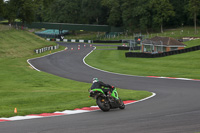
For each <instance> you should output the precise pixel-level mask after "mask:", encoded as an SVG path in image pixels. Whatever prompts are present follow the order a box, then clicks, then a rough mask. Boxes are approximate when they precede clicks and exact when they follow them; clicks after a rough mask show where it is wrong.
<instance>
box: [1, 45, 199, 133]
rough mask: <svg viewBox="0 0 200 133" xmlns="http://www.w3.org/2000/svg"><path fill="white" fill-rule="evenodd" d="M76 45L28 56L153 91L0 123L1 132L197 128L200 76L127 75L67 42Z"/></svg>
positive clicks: (185, 132) (70, 73) (53, 67)
mask: <svg viewBox="0 0 200 133" xmlns="http://www.w3.org/2000/svg"><path fill="white" fill-rule="evenodd" d="M61 45H65V46H67V47H68V49H70V48H71V47H74V50H73V51H71V50H67V51H62V52H59V53H57V54H53V55H49V56H45V57H42V58H38V59H32V60H30V62H31V64H33V65H34V66H35V67H36V68H37V69H39V70H41V71H44V72H48V73H51V74H54V75H58V76H61V77H64V78H69V79H72V80H77V81H81V82H88V83H90V82H91V79H92V78H93V77H98V78H99V79H102V80H103V81H105V82H106V83H110V84H112V85H114V86H116V87H119V88H124V89H133V90H147V91H152V92H155V93H156V94H157V95H156V97H154V98H152V99H149V100H147V101H143V102H140V103H136V104H133V105H129V106H126V109H125V110H123V111H120V110H112V111H110V112H107V113H104V112H102V111H97V112H91V113H84V114H78V115H69V116H58V117H51V118H45V119H32V120H24V121H17V122H16V121H14V122H4V123H0V132H2V133H9V132H20V133H28V132H30V133H33V132H34V133H35V132H36V133H55V132H58V133H66V132H69V133H80V132H81V133H93V132H97V133H105V132H115V133H121V132H126V133H133V132H134V133H155V132H157V133H178V132H181V133H195V132H200V105H199V103H198V102H199V101H200V97H199V94H200V82H199V81H185V80H174V79H157V78H148V77H137V76H125V75H117V74H111V73H106V72H102V71H98V70H95V69H92V68H90V67H88V66H86V65H85V64H84V63H83V61H82V59H83V58H84V57H85V56H86V55H87V54H88V53H89V52H90V51H92V50H93V48H92V47H90V46H89V45H87V46H86V47H84V46H83V44H79V45H81V49H80V50H77V45H78V44H74V43H73V44H65V43H62V44H61Z"/></svg>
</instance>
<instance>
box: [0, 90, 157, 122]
mask: <svg viewBox="0 0 200 133" xmlns="http://www.w3.org/2000/svg"><path fill="white" fill-rule="evenodd" d="M154 96H156V93H154V92H152V95H151V96H149V97H146V98H144V99H141V100H138V101H136V100H127V101H123V102H124V104H125V105H129V104H133V103H138V102H142V101H145V100H147V99H150V98H152V97H154ZM98 110H100V109H99V107H98V106H91V107H83V108H76V109H74V110H65V111H62V112H60V111H56V112H54V113H42V114H30V115H26V116H14V117H10V118H0V122H7V121H17V120H27V119H35V118H47V117H55V116H63V115H71V114H79V113H87V112H93V111H98Z"/></svg>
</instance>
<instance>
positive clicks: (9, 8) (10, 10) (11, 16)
mask: <svg viewBox="0 0 200 133" xmlns="http://www.w3.org/2000/svg"><path fill="white" fill-rule="evenodd" d="M4 18H5V19H8V23H10V24H12V23H13V22H14V21H15V19H16V18H17V7H16V3H15V1H14V0H10V1H7V2H5V3H4Z"/></svg>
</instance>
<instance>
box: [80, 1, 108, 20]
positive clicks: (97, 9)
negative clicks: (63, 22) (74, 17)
mask: <svg viewBox="0 0 200 133" xmlns="http://www.w3.org/2000/svg"><path fill="white" fill-rule="evenodd" d="M105 10H106V8H104V7H103V6H102V5H101V0H95V1H94V0H82V4H81V11H82V12H81V14H82V15H81V18H80V19H82V20H84V21H85V22H86V23H90V24H93V23H96V24H100V23H105V22H103V21H104V17H105V16H106V14H105V13H104V11H105Z"/></svg>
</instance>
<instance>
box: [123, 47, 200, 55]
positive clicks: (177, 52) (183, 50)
mask: <svg viewBox="0 0 200 133" xmlns="http://www.w3.org/2000/svg"><path fill="white" fill-rule="evenodd" d="M196 50H200V45H198V46H193V47H190V48H186V49H181V50H174V51H169V52H163V53H139V52H127V53H125V56H126V57H139V58H157V57H165V56H170V55H175V54H182V53H187V52H192V51H196Z"/></svg>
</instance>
